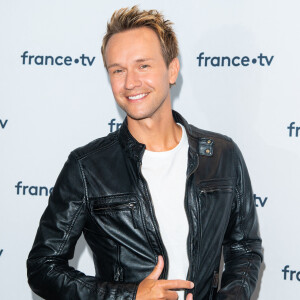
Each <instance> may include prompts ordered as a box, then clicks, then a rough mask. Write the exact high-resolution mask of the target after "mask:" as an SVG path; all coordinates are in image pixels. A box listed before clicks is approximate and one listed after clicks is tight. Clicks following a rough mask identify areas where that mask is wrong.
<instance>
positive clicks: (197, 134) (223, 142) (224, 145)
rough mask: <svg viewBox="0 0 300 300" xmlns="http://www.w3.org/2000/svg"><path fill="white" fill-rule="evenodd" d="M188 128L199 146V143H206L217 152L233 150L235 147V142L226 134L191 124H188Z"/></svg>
mask: <svg viewBox="0 0 300 300" xmlns="http://www.w3.org/2000/svg"><path fill="white" fill-rule="evenodd" d="M188 129H189V132H190V135H191V136H192V137H194V138H195V139H197V140H198V141H199V146H200V147H201V145H203V146H205V145H206V144H207V145H211V146H213V148H214V150H215V151H218V152H224V151H229V152H233V151H235V148H236V147H237V146H236V144H235V142H234V141H233V140H232V139H231V138H230V137H228V136H227V135H224V134H221V133H218V132H213V131H208V130H204V129H200V128H197V127H196V126H194V125H191V124H189V125H188Z"/></svg>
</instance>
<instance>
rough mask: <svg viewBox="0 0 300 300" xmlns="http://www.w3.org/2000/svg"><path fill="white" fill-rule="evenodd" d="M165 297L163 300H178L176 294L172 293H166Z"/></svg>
mask: <svg viewBox="0 0 300 300" xmlns="http://www.w3.org/2000/svg"><path fill="white" fill-rule="evenodd" d="M165 295H166V297H165V298H164V299H167V300H178V294H177V293H176V292H174V291H167V292H166V294H165Z"/></svg>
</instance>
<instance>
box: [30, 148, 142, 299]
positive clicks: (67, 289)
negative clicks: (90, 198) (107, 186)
mask: <svg viewBox="0 0 300 300" xmlns="http://www.w3.org/2000/svg"><path fill="white" fill-rule="evenodd" d="M84 187H85V184H84V177H83V174H82V172H81V166H80V163H79V161H78V160H77V159H76V158H75V157H74V156H73V154H71V155H70V156H69V158H68V160H67V162H66V163H65V165H64V167H63V169H62V171H61V173H60V175H59V177H58V179H57V181H56V184H55V186H54V189H53V192H52V193H51V195H50V198H49V204H48V206H47V208H46V210H45V212H44V214H43V215H42V217H41V220H40V224H39V228H38V231H37V234H36V238H35V241H34V244H33V247H32V249H31V251H30V253H29V257H28V260H27V275H28V282H29V285H30V287H31V288H32V290H33V291H34V292H35V293H36V294H38V295H39V296H41V297H42V298H44V299H47V300H51V299H55V300H66V299H72V300H75V299H84V300H87V299H88V300H96V299H97V300H99V299H126V300H129V299H130V300H131V299H135V295H136V291H137V286H138V285H137V284H134V283H113V282H100V281H99V280H98V279H97V278H96V277H93V276H86V275H85V274H83V273H82V272H80V271H77V270H75V269H74V268H72V267H70V266H69V264H68V260H70V259H72V258H73V256H74V249H75V245H76V242H77V240H78V239H79V237H80V235H81V233H82V230H83V228H84V225H85V220H86V215H87V213H86V202H85V200H86V197H85V192H84V191H85V188H84Z"/></svg>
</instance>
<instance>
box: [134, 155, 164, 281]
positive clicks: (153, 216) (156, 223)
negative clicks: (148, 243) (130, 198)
mask: <svg viewBox="0 0 300 300" xmlns="http://www.w3.org/2000/svg"><path fill="white" fill-rule="evenodd" d="M138 164H139V166H138V170H139V175H140V179H141V181H142V183H143V188H144V189H145V191H146V193H147V195H148V197H149V202H150V215H151V217H152V222H153V225H154V228H155V233H156V237H157V240H158V242H159V246H160V248H161V251H162V253H161V254H162V256H163V258H164V269H163V272H162V274H161V275H162V277H163V278H167V276H168V272H169V258H168V253H167V250H166V247H165V245H164V243H163V240H162V237H161V234H160V231H159V228H158V221H157V219H156V216H155V213H154V205H153V201H152V198H151V194H150V190H149V186H148V183H147V181H146V179H145V177H144V176H143V174H142V162H141V161H139V162H138Z"/></svg>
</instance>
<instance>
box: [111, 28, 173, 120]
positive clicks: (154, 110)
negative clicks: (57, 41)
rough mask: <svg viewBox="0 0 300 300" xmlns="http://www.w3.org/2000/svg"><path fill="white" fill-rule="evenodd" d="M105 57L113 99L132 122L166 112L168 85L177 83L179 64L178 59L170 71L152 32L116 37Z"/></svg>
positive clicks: (123, 34)
mask: <svg viewBox="0 0 300 300" xmlns="http://www.w3.org/2000/svg"><path fill="white" fill-rule="evenodd" d="M105 57H106V64H107V68H108V74H109V78H110V83H111V87H112V91H113V94H114V97H115V99H116V101H117V103H118V105H119V106H120V107H121V108H122V109H123V110H124V111H125V112H126V113H127V115H128V116H129V117H130V118H132V119H135V120H141V119H145V118H149V117H153V115H154V114H158V113H160V112H163V111H164V110H165V109H166V107H167V103H168V102H169V101H170V88H169V84H170V83H174V82H175V81H176V78H177V74H178V68H179V64H178V60H177V58H176V59H174V60H173V61H172V62H171V63H170V66H169V68H167V66H166V63H165V61H164V59H163V56H162V52H161V46H160V42H159V39H158V37H157V35H156V34H155V32H154V31H153V30H152V29H149V28H146V27H142V28H138V29H132V30H128V31H124V32H121V33H117V34H114V35H113V36H112V37H111V38H110V40H109V41H108V44H107V47H106V51H105Z"/></svg>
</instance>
